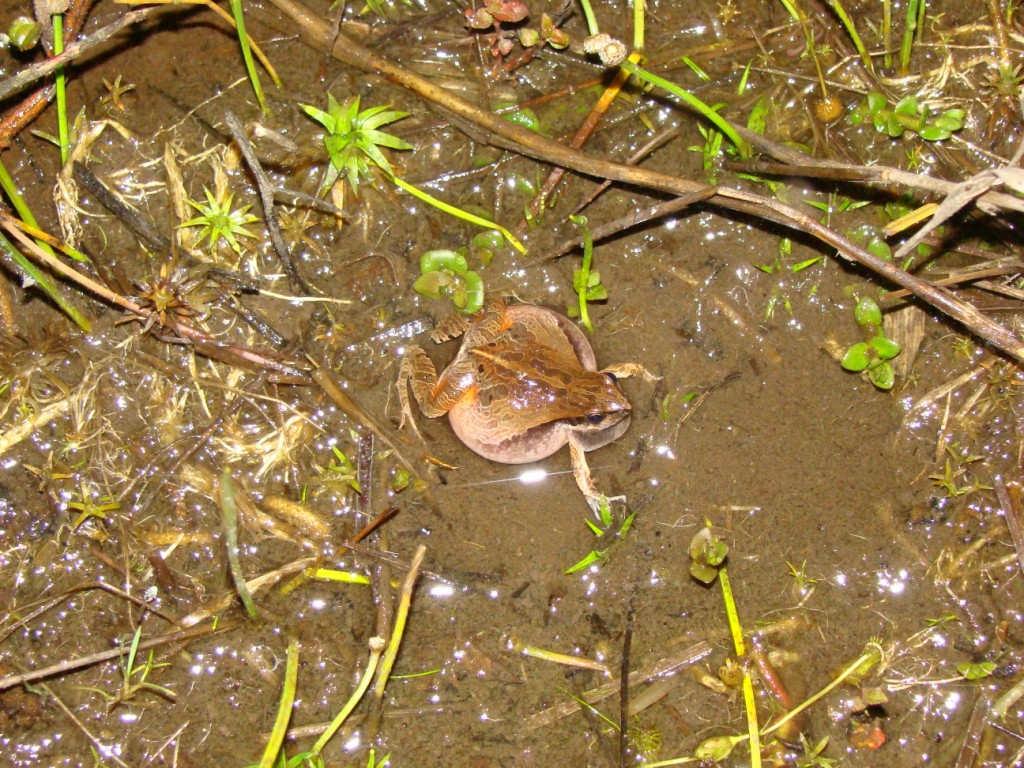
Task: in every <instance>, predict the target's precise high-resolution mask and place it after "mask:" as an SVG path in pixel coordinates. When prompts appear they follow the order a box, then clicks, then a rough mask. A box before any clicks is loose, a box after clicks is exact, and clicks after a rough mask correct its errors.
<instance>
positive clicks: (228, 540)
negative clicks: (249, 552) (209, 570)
mask: <svg viewBox="0 0 1024 768" xmlns="http://www.w3.org/2000/svg"><path fill="white" fill-rule="evenodd" d="M218 501H219V502H220V519H221V524H222V526H223V528H224V545H225V548H226V549H227V551H228V569H229V570H230V571H231V579H232V581H234V583H235V591H237V592H238V597H239V598H241V600H242V605H244V606H245V612H246V613H247V614H248V615H249V618H250V619H255V618H256V617H257V613H256V604H255V603H253V601H252V594H250V592H249V587H248V585H246V583H245V576H244V575H243V573H242V563H241V561H240V560H239V559H238V502H237V501H236V500H235V483H234V480H232V479H231V470H229V469H228V468H227V467H225V468H224V471H223V472H222V473H221V476H220V488H219V491H218Z"/></svg>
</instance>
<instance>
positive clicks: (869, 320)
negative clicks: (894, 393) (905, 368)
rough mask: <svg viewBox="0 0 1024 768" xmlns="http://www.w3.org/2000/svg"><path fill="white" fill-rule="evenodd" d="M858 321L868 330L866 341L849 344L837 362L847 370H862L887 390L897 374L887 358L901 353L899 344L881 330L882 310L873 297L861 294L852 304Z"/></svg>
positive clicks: (876, 384) (870, 379)
mask: <svg viewBox="0 0 1024 768" xmlns="http://www.w3.org/2000/svg"><path fill="white" fill-rule="evenodd" d="M854 317H855V318H856V320H857V324H858V325H859V326H861V327H862V328H863V329H864V330H865V331H867V332H868V334H870V335H869V338H868V340H867V341H860V342H857V343H856V344H853V345H851V346H850V347H849V348H848V349H847V350H846V353H845V354H844V355H843V359H842V360H841V362H840V364H841V365H842V366H843V368H845V369H846V370H848V371H853V372H854V373H862V372H863V373H864V374H865V375H866V376H867V378H868V381H870V382H871V383H872V384H874V385H875V387H876V388H878V389H881V390H890V389H892V387H893V384H895V381H896V377H895V373H894V371H893V367H892V364H891V363H890V362H889V361H890V360H892V359H893V358H894V357H896V355H898V354H899V353H900V345H899V344H897V343H896V342H895V341H893V340H892V339H890V338H889V337H887V336H886V335H885V333H884V332H883V330H882V310H881V309H879V307H878V304H877V303H876V302H875V301H874V299H870V298H866V297H865V298H862V299H861V300H860V301H858V302H857V306H856V307H855V308H854Z"/></svg>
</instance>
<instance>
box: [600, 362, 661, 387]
mask: <svg viewBox="0 0 1024 768" xmlns="http://www.w3.org/2000/svg"><path fill="white" fill-rule="evenodd" d="M601 373H610V374H611V375H612V376H614V377H615V378H616V379H628V378H630V377H631V376H639V377H640V378H642V379H643V380H644V381H646V382H647V383H648V384H653V383H654V382H656V381H660V380H661V376H655V375H654V374H653V373H651V372H650V371H649V370H647V369H646V368H644V366H642V365H641V364H640V363H616V364H615V365H609V366H608V367H607V368H602V369H601Z"/></svg>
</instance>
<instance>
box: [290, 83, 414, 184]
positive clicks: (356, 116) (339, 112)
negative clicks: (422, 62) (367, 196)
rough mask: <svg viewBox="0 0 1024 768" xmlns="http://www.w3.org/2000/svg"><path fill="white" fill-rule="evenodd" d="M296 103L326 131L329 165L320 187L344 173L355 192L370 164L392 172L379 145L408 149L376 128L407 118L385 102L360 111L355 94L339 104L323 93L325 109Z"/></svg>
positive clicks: (391, 173) (387, 172) (404, 113)
mask: <svg viewBox="0 0 1024 768" xmlns="http://www.w3.org/2000/svg"><path fill="white" fill-rule="evenodd" d="M299 106H301V107H302V110H303V111H304V112H305V113H306V114H307V115H309V116H310V117H311V118H313V119H314V120H315V121H316V122H318V123H320V125H321V126H323V128H324V130H325V131H326V133H325V134H324V148H325V149H326V150H327V157H328V158H329V159H330V161H331V164H330V166H329V167H328V170H327V174H326V175H325V176H324V182H323V184H322V185H321V189H322V190H327V189H330V188H331V187H333V186H334V182H335V181H337V180H338V177H339V176H340V175H342V174H344V175H345V180H346V181H347V182H348V185H349V187H350V188H351V189H352V192H353V193H358V191H359V183H360V182H361V181H363V180H364V179H367V178H369V177H370V169H371V166H376V167H378V168H380V169H381V170H382V171H384V172H385V173H386V174H388V176H393V175H394V172H393V171H392V169H391V163H389V162H388V159H387V158H386V157H385V156H384V153H383V152H382V151H381V147H386V148H388V149H399V150H404V149H412V145H411V144H409V142H407V141H405V140H404V139H400V138H398V137H397V136H393V135H391V134H390V133H385V132H384V131H382V130H380V129H381V128H382V127H383V126H385V125H389V124H391V123H395V122H398V121H399V120H401V119H403V118H405V117H408V116H409V113H408V112H400V111H398V110H395V109H388V105H386V104H385V105H379V106H376V107H370V108H369V109H364V110H360V109H359V96H358V95H357V96H353V97H352V98H350V99H348V100H347V101H346V102H345V103H344V104H339V103H338V102H337V101H336V100H335V98H334V96H332V95H331V94H327V111H326V112H324V111H323V110H322V109H317V108H316V107H314V106H312V105H310V104H300V105H299Z"/></svg>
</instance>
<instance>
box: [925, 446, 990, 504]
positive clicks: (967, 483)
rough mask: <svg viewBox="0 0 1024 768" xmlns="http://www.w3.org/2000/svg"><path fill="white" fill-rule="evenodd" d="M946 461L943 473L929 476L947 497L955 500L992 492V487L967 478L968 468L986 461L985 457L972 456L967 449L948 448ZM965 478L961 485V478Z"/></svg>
mask: <svg viewBox="0 0 1024 768" xmlns="http://www.w3.org/2000/svg"><path fill="white" fill-rule="evenodd" d="M946 454H947V456H946V461H945V463H944V465H943V469H942V472H941V473H938V474H932V475H928V479H929V480H931V481H932V484H933V485H935V486H938V487H939V488H942V490H944V491H945V492H946V495H947V496H948V497H949V498H951V499H953V498H956V497H957V496H966V495H967V494H969V493H974V492H975V491H990V490H992V486H991V485H986V484H984V483H982V482H979V481H978V480H969V479H968V477H967V466H968V465H969V464H974V463H975V462H978V461H982V460H984V458H985V457H984V456H979V455H974V454H971V452H970V451H968V450H967V449H962V448H960V447H959V446H958V445H956V444H954V445H952V446H949V445H947V446H946ZM961 476H963V479H964V483H963V485H961V484H960V482H959V478H960V477H961Z"/></svg>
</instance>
